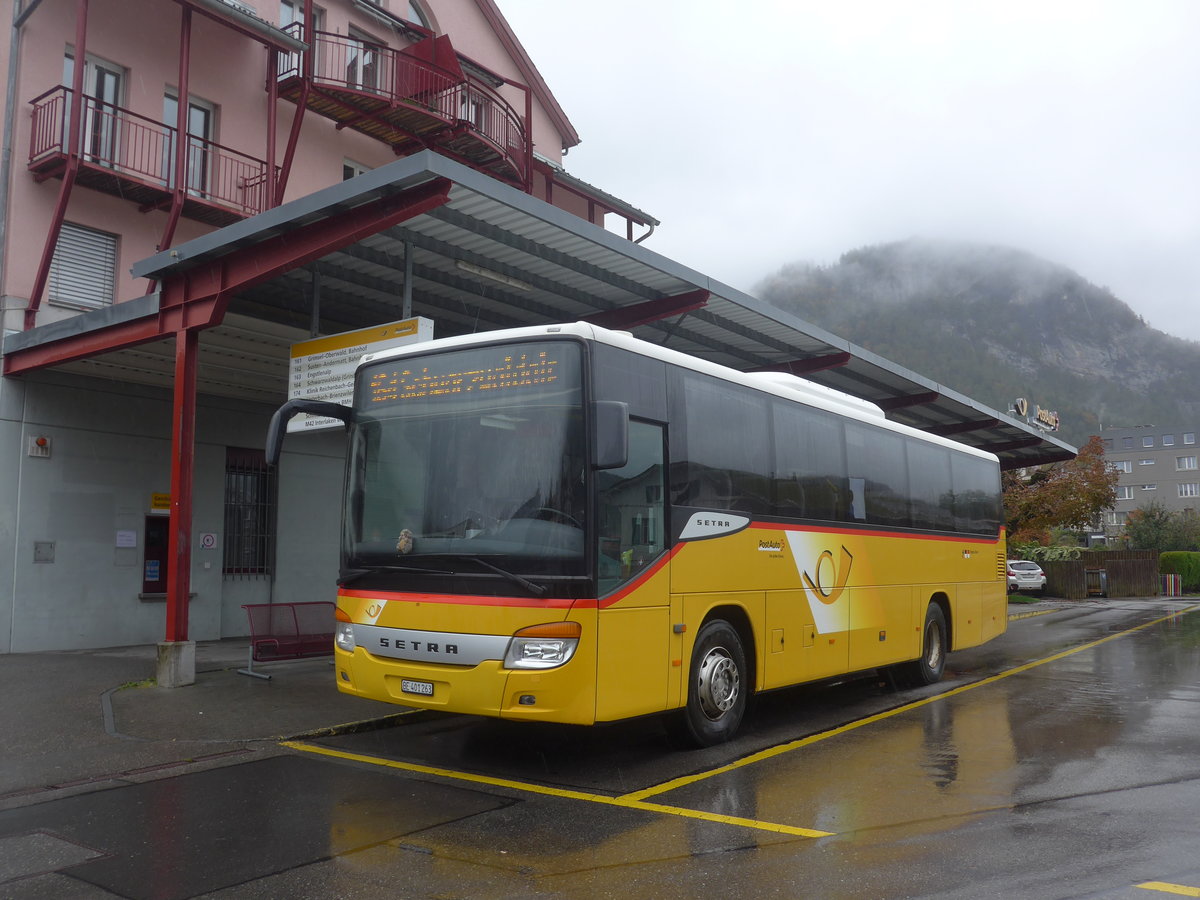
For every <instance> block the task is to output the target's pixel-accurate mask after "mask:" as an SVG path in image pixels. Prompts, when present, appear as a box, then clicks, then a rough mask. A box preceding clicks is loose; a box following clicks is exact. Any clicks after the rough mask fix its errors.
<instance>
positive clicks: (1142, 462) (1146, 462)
mask: <svg viewBox="0 0 1200 900" xmlns="http://www.w3.org/2000/svg"><path fill="white" fill-rule="evenodd" d="M1138 465H1139V466H1152V465H1154V460H1152V459H1139V460H1138Z"/></svg>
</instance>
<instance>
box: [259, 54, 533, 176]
mask: <svg viewBox="0 0 1200 900" xmlns="http://www.w3.org/2000/svg"><path fill="white" fill-rule="evenodd" d="M308 55H309V56H310V57H311V70H308V69H307V68H306V59H305V57H304V55H301V54H290V55H288V56H286V57H284V59H283V60H282V62H281V65H280V72H279V95H280V96H281V97H283V98H285V99H288V100H290V101H292V102H293V103H297V104H300V103H303V104H305V106H306V108H307V109H310V110H312V111H313V112H315V113H317V114H319V115H322V116H325V117H326V118H329V119H332V120H333V121H334V122H336V123H337V127H338V128H339V129H341V128H350V129H353V130H354V131H359V132H362V133H363V134H367V135H370V136H371V137H373V138H375V139H377V140H379V141H382V142H383V143H385V144H388V145H389V146H390V147H392V149H393V150H394V151H395V152H396V153H397V154H398V155H401V156H403V155H406V154H407V153H413V152H416V151H418V150H422V149H425V148H432V149H434V150H436V151H437V152H439V153H444V154H446V155H447V156H450V157H453V158H455V159H457V160H459V161H460V162H463V163H466V164H467V165H470V166H472V167H474V168H476V169H479V170H481V171H483V172H487V173H488V174H490V175H492V176H494V177H496V178H499V179H501V180H503V181H507V182H508V183H510V184H513V185H516V186H517V187H520V188H522V189H523V190H528V189H529V183H530V176H531V172H530V164H531V160H530V152H529V142H528V132H527V127H526V122H525V119H524V117H523V116H522V115H519V114H518V113H517V111H516V110H514V109H513V107H512V106H511V105H510V104H509V103H508V102H507V101H506V100H505V99H504V98H503V97H501V96H500V95H499V94H498V93H497V92H496V90H495V88H493V87H492V86H491V85H490V84H487V83H485V82H484V81H482V80H481V79H479V78H476V77H474V76H472V75H469V74H466V73H464V72H463V71H462V69H461V68H460V66H459V64H458V61H457V57H456V55H455V53H454V51H453V50H452V49H451V48H450V46H449V43H448V42H447V40H446V38H444V37H442V38H428V39H427V40H426V41H424V42H422V43H420V44H416V45H413V46H412V47H410V48H406V49H404V50H397V49H394V48H391V47H385V46H383V45H380V44H371V43H367V42H365V41H361V40H356V39H354V38H351V37H347V36H346V35H340V34H331V33H329V32H324V31H318V32H315V34H314V39H313V41H312V42H311V45H310V50H309V51H308ZM423 56H428V57H430V59H425V58H422V57H423ZM434 59H437V60H439V61H440V64H439V62H434V61H433V60H434Z"/></svg>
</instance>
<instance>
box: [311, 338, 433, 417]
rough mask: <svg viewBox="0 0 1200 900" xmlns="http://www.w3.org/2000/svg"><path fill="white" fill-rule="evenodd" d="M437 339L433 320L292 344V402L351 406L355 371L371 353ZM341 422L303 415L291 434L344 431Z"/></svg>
mask: <svg viewBox="0 0 1200 900" xmlns="http://www.w3.org/2000/svg"><path fill="white" fill-rule="evenodd" d="M432 339H433V320H432V319H426V318H421V317H418V318H415V319H405V320H404V321H402V322H391V323H389V324H387V325H376V326H374V327H372V328H363V329H360V330H358V331H347V332H345V333H344V334H333V335H330V336H329V337H321V338H314V339H313V340H311V341H301V342H300V343H298V344H292V359H291V373H290V378H289V385H290V387H289V396H288V399H292V400H294V399H304V400H328V401H329V402H331V403H340V404H342V406H349V405H350V403H351V402H352V400H353V398H354V370H355V369H357V368H358V363H359V361H360V360H361V359H362V357H363V356H365V355H366V354H368V353H377V352H378V351H380V350H390V349H392V348H393V347H403V346H405V345H406V344H415V343H418V342H420V341H429V340H432ZM342 427H343V425H342V423H341V422H339V421H338V420H337V419H330V418H325V417H321V416H310V415H300V416H296V417H295V418H293V419H292V420H291V421H290V422H288V429H287V430H288V431H289V432H291V431H320V430H324V429H327V428H342Z"/></svg>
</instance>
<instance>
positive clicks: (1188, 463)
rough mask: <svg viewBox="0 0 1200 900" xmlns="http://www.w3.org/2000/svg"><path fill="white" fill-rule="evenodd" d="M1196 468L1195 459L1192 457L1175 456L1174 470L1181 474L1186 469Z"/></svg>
mask: <svg viewBox="0 0 1200 900" xmlns="http://www.w3.org/2000/svg"><path fill="white" fill-rule="evenodd" d="M1194 468H1196V457H1194V456H1177V457H1175V470H1176V471H1177V472H1183V471H1185V470H1186V469H1194Z"/></svg>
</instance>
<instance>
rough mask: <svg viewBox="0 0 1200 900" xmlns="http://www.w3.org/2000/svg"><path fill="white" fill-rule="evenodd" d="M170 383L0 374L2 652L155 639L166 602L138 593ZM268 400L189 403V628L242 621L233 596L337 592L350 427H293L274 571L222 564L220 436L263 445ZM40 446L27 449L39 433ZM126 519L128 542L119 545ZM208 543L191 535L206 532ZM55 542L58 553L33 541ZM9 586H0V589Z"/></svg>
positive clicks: (159, 486)
mask: <svg viewBox="0 0 1200 900" xmlns="http://www.w3.org/2000/svg"><path fill="white" fill-rule="evenodd" d="M170 411H171V398H170V395H169V394H168V393H167V392H166V391H163V390H157V389H152V388H141V387H137V386H130V385H120V384H116V383H112V382H96V381H90V380H83V379H78V378H73V377H71V376H65V375H57V376H56V375H45V376H40V377H38V376H35V377H29V378H27V379H24V380H22V381H17V380H14V379H4V380H3V383H2V387H0V413H2V414H3V415H2V416H0V459H2V460H3V461H4V462H5V464H6V469H7V471H8V474H9V476H10V477H7V478H4V479H0V585H3V586H11V591H9V590H4V591H3V592H2V593H0V652H22V651H35V650H48V649H82V648H88V647H106V646H123V645H129V644H143V643H153V642H155V641H158V640H161V639H162V638H163V637H164V634H165V614H166V607H165V603H164V602H163V601H162V600H161V599H147V598H140V597H139V595H140V594H141V590H142V577H143V564H144V552H145V520H146V516H147V515H148V514H149V512H150V507H151V495H152V494H155V493H164V494H165V493H169V492H170V481H171V443H170ZM271 412H273V410H272V409H270V408H267V407H262V406H258V405H256V404H249V403H242V402H238V401H232V400H222V399H219V398H207V397H201V398H200V400H199V404H198V410H197V422H196V429H197V447H196V476H195V509H194V515H193V523H192V583H191V590H192V592H193V594H194V595H195V596H194V599H193V600H192V602H191V608H190V617H189V637H190V638H192V639H193V640H213V639H216V638H221V637H231V636H238V635H244V634H246V633H247V630H248V629H247V627H246V617H245V613H244V612H243V611H242V609H241V608H240V606H241V604H242V603H255V602H266V601H267V600H269V599H271V598H272V595H273V596H274V598H275V599H277V600H328V599H331V598H332V597H333V595H334V591H335V578H336V574H337V553H338V550H337V548H338V530H339V527H340V523H341V484H342V467H343V459H344V442H345V439H344V437H343V436H342V435H341V433H340V432H339V433H333V434H317V435H302V436H297V437H295V438H293V439H292V440H291V441H290V443H289V446H288V453H287V454H286V456H285V459H284V460H283V461H282V464H281V467H280V498H279V517H278V532H277V534H278V546H279V563H278V567H277V571H278V577H277V578H276V579H274V580H272V579H270V578H266V577H253V578H239V577H236V576H230V577H226V576H223V575H222V540H221V538H222V537H223V531H224V469H225V449H226V447H228V446H236V447H251V448H259V447H261V446H262V443H263V437H264V435H265V432H266V425H267V420H268V419H269V417H270V414H271ZM38 435H41V436H44V437H46V438H48V439H49V441H50V447H51V454H50V457H49V458H37V457H31V456H29V455H28V452H27V448H28V441H29V439H30V438H31V437H34V436H38ZM118 532H133V533H134V534H135V535H136V538H135V542H136V546H134V547H121V546H118V540H117V535H118ZM206 532H207V533H213V534H216V535H218V541H217V545H216V547H215V548H213V549H205V548H203V547H202V546H201V545H200V536H201V535H202V534H204V533H206ZM38 545H42V547H43V548H44V549H45V547H46V545H53V546H52V549H53V561H52V562H50V561H41V562H39V561H35V548H36V547H37V546H38ZM5 594H8V596H7V597H6V596H4V595H5Z"/></svg>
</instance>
